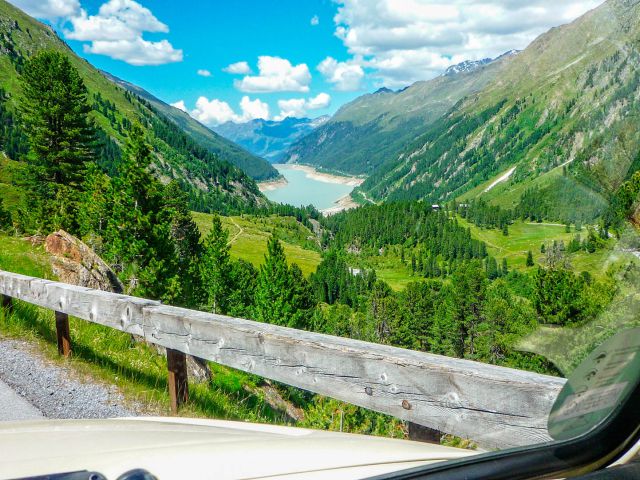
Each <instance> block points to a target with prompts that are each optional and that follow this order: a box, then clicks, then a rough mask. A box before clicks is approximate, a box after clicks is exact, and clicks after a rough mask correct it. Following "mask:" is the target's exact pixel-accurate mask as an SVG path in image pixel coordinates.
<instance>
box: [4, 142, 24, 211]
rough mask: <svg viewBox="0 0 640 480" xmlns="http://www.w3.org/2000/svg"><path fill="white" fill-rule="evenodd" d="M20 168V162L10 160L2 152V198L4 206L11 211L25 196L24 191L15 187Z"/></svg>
mask: <svg viewBox="0 0 640 480" xmlns="http://www.w3.org/2000/svg"><path fill="white" fill-rule="evenodd" d="M20 166H21V165H20V164H19V163H18V162H16V161H13V160H9V159H8V158H7V157H6V156H5V155H4V153H2V152H0V198H2V201H3V203H4V206H5V207H7V208H8V209H10V210H12V209H13V208H14V207H15V206H17V205H18V204H19V203H20V202H21V200H22V198H23V196H24V193H23V191H22V190H21V189H19V188H18V187H16V186H15V179H16V177H17V176H18V173H19V171H20Z"/></svg>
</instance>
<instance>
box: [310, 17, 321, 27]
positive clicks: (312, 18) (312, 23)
mask: <svg viewBox="0 0 640 480" xmlns="http://www.w3.org/2000/svg"><path fill="white" fill-rule="evenodd" d="M310 23H311V25H312V26H313V27H315V26H316V25H318V24H319V23H320V18H318V15H314V16H313V17H311V22H310Z"/></svg>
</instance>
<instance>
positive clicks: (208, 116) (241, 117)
mask: <svg viewBox="0 0 640 480" xmlns="http://www.w3.org/2000/svg"><path fill="white" fill-rule="evenodd" d="M177 103H180V102H177ZM174 106H177V105H174ZM178 108H179V107H178ZM240 112H241V113H240V114H237V113H236V112H235V111H234V110H233V108H231V106H230V105H229V104H228V103H227V102H224V101H222V100H218V99H217V98H214V99H211V100H209V99H208V98H206V97H200V98H198V100H197V101H196V108H195V109H194V110H192V111H191V116H192V117H193V118H195V119H196V120H198V121H200V122H202V123H204V124H205V125H209V126H216V125H220V124H221V123H226V122H235V123H243V122H248V121H250V120H254V119H256V118H263V119H265V120H268V119H269V105H268V104H267V103H265V102H262V101H261V100H260V99H258V98H256V99H255V100H251V99H250V98H249V97H248V96H246V95H245V96H244V97H242V99H241V100H240Z"/></svg>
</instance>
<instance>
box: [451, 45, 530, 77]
mask: <svg viewBox="0 0 640 480" xmlns="http://www.w3.org/2000/svg"><path fill="white" fill-rule="evenodd" d="M519 53H520V50H509V51H507V52H504V53H503V54H502V55H499V56H497V57H496V58H483V59H482V60H465V61H464V62H461V63H457V64H456V65H451V66H450V67H449V68H447V69H446V70H445V72H444V74H443V75H444V76H451V75H457V74H458V73H469V72H473V71H474V70H477V69H478V68H480V67H483V66H485V65H487V64H489V63H492V62H495V61H496V60H500V59H501V58H505V57H511V56H513V55H517V54H519Z"/></svg>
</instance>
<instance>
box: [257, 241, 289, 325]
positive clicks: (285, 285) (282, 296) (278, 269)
mask: <svg viewBox="0 0 640 480" xmlns="http://www.w3.org/2000/svg"><path fill="white" fill-rule="evenodd" d="M264 260H265V261H264V264H263V265H261V266H260V271H259V273H258V283H257V286H256V295H255V318H256V320H258V321H260V322H265V323H273V324H276V325H288V324H289V322H290V320H291V317H292V314H293V306H292V305H291V296H292V292H293V285H292V283H291V277H290V275H289V266H288V265H287V258H286V256H285V253H284V248H282V244H281V243H280V241H279V240H278V239H277V238H276V237H274V236H272V237H271V238H269V241H268V243H267V254H266V255H265V258H264Z"/></svg>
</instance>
